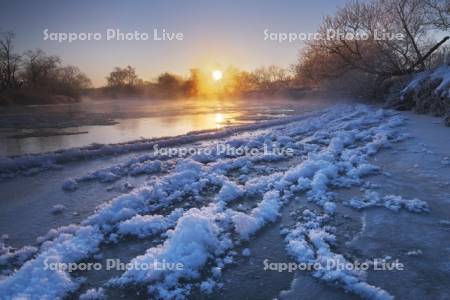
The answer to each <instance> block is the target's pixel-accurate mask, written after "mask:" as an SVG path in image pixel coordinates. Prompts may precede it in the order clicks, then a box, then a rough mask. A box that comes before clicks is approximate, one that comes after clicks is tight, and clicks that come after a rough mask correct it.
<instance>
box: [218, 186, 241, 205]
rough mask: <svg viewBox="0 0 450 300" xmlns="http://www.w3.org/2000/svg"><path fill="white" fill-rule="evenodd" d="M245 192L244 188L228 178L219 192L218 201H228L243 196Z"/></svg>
mask: <svg viewBox="0 0 450 300" xmlns="http://www.w3.org/2000/svg"><path fill="white" fill-rule="evenodd" d="M243 194H244V190H243V189H242V187H241V186H239V185H237V184H235V183H234V182H231V181H228V180H227V181H226V182H225V183H224V184H223V186H222V188H221V189H220V191H219V193H218V194H217V197H216V201H217V202H224V203H228V202H230V201H233V200H236V199H237V198H239V197H242V195H243Z"/></svg>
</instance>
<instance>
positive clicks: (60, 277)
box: [0, 226, 103, 299]
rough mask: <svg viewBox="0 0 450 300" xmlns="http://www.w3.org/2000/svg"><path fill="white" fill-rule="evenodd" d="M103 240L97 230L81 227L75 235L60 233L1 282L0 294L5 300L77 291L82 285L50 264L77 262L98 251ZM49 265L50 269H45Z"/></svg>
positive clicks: (55, 295) (43, 296)
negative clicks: (34, 256) (36, 254)
mask: <svg viewBox="0 0 450 300" xmlns="http://www.w3.org/2000/svg"><path fill="white" fill-rule="evenodd" d="M102 239H103V235H102V234H101V233H100V231H99V230H98V228H96V227H92V226H87V227H81V228H79V229H78V230H77V231H76V232H75V233H74V234H61V235H60V236H58V237H57V238H56V239H55V240H54V241H47V242H45V243H44V244H43V245H42V249H41V250H42V252H41V253H40V254H39V255H38V256H37V257H36V258H34V259H32V260H29V261H28V262H26V263H25V264H24V265H23V266H22V267H21V268H20V269H19V270H17V271H16V272H15V273H14V274H13V275H11V276H9V277H7V278H5V279H3V280H1V281H0V295H2V297H4V298H5V299H34V298H35V297H36V296H37V295H38V297H39V298H40V299H57V298H63V297H64V296H65V295H66V294H67V293H68V292H71V291H74V290H76V289H77V288H78V286H79V282H77V281H75V280H74V279H72V278H71V277H70V275H69V273H67V272H66V271H64V270H61V269H57V268H56V269H55V268H50V267H49V266H50V265H51V264H57V263H71V262H78V261H80V260H82V259H84V258H86V257H88V256H89V255H90V254H91V253H93V252H95V251H96V250H97V247H98V245H99V244H100V242H101V241H102ZM46 266H47V267H46Z"/></svg>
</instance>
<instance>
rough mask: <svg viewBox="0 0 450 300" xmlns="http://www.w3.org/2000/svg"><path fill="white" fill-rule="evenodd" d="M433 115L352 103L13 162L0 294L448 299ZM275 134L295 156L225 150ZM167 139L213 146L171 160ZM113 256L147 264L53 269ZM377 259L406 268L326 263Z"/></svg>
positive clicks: (440, 159) (2, 218) (444, 144)
mask: <svg viewBox="0 0 450 300" xmlns="http://www.w3.org/2000/svg"><path fill="white" fill-rule="evenodd" d="M430 120H432V118H431V117H425V116H417V115H410V114H403V113H402V114H400V113H397V112H393V111H387V110H379V109H377V108H373V107H368V106H363V105H355V106H351V105H340V106H336V107H332V108H329V109H326V110H322V111H316V112H314V113H309V114H307V115H304V116H298V117H291V118H289V119H279V120H273V121H268V122H266V123H259V124H252V125H246V126H244V127H234V128H231V129H226V130H223V131H219V132H203V133H197V134H191V135H188V136H181V137H178V138H177V139H167V140H154V141H148V142H145V143H144V142H141V143H139V142H137V143H129V144H122V145H112V146H103V147H100V146H98V147H93V148H85V149H73V150H67V151H62V152H57V153H50V154H45V155H42V156H39V155H38V156H31V157H27V158H18V159H13V160H7V161H3V162H2V164H3V165H2V166H3V168H2V171H1V172H2V174H3V177H4V179H5V180H3V181H2V182H0V187H1V188H0V197H1V200H2V201H1V203H0V233H5V234H8V235H9V239H8V238H7V237H6V236H5V237H4V238H3V239H2V243H1V245H2V246H1V248H0V255H1V256H0V265H1V267H0V270H1V272H2V274H3V275H2V276H3V277H2V278H1V279H0V280H1V281H0V295H2V296H5V297H7V298H8V297H21V296H23V297H28V298H32V297H33V296H36V295H39V296H42V297H45V296H46V297H48V298H55V297H64V296H66V295H75V296H79V295H81V294H84V297H88V296H101V295H103V294H107V295H108V296H109V297H112V298H118V297H120V296H121V295H126V296H127V297H134V298H145V297H146V296H147V295H148V294H150V295H151V297H161V298H175V297H188V298H189V297H200V295H207V297H208V298H211V297H212V298H222V297H228V298H229V297H240V298H244V297H246V298H248V299H261V297H263V298H267V299H270V298H273V297H280V298H288V299H297V298H304V297H306V298H308V297H310V298H318V299H327V298H328V297H333V298H335V299H347V298H349V297H361V298H367V299H391V298H393V297H396V298H403V296H405V295H406V298H411V297H410V296H412V295H413V293H414V294H415V295H423V297H425V296H430V295H431V296H432V298H435V299H445V297H447V296H448V294H447V293H448V291H447V288H446V287H447V286H448V285H449V284H450V280H449V279H448V278H450V277H449V276H448V275H450V268H449V266H448V259H447V257H448V254H449V253H448V252H449V249H450V242H449V241H448V230H449V225H448V224H449V223H450V220H449V218H448V211H449V210H450V202H449V200H448V199H450V175H449V174H450V172H449V170H450V142H449V139H448V136H449V132H448V129H446V128H444V127H442V125H439V124H436V123H437V122H431V121H430ZM274 143H275V145H276V148H280V149H282V150H283V149H284V150H286V149H289V150H291V151H292V153H291V155H286V152H278V153H276V152H270V153H266V152H263V151H254V153H252V154H247V155H240V154H237V153H218V152H217V144H223V145H228V146H230V147H231V148H233V149H246V148H248V149H257V150H261V149H263V148H264V147H266V146H267V145H272V146H273V144H274ZM155 144H158V145H160V146H161V147H172V148H173V147H177V148H179V147H190V148H192V149H196V150H202V151H198V152H196V154H195V155H186V156H184V157H182V158H181V157H168V156H167V155H155V154H154V153H152V151H151V150H152V149H153V146H154V145H155ZM206 150H209V151H206ZM104 151H106V152H104ZM106 154H108V156H105V155H106ZM111 154H116V155H111ZM86 159H88V160H86ZM26 174H28V175H30V174H35V175H33V176H31V177H25V176H24V175H26ZM6 177H12V178H10V179H6ZM97 206H98V207H97ZM95 207H97V209H95ZM52 228H53V229H52ZM273 228H275V229H276V230H275V231H274V230H273ZM271 229H272V230H271ZM446 237H447V238H446ZM272 241H273V242H272ZM275 243H276V245H275ZM261 244H262V245H264V247H259V246H258V245H261ZM8 245H13V246H15V247H16V248H17V249H13V248H10V246H8ZM280 245H281V248H280ZM280 249H281V251H280ZM110 258H114V259H120V260H123V261H124V262H127V263H128V262H131V263H132V264H133V265H135V266H136V265H149V266H150V267H149V268H148V269H146V270H142V269H139V268H131V269H129V270H126V271H125V270H115V271H114V270H113V271H107V270H105V269H104V268H101V270H90V271H80V270H77V271H75V272H67V270H66V271H64V270H52V269H48V268H46V266H47V264H48V263H49V262H52V263H65V264H67V263H88V262H90V263H99V264H100V265H102V266H103V265H104V264H105V263H106V261H107V260H108V259H110ZM374 259H384V260H385V261H386V262H389V261H393V260H395V259H398V260H399V261H400V263H402V264H404V266H405V269H404V270H403V271H401V270H397V269H396V270H384V271H375V270H373V266H372V267H371V268H369V270H367V271H361V270H360V271H358V270H356V271H355V270H347V269H345V270H340V269H338V268H336V267H328V263H329V262H334V263H335V264H338V263H342V264H351V263H356V262H358V261H371V260H372V261H373V260H374ZM267 260H269V261H270V262H273V263H283V262H284V263H286V262H290V263H296V264H312V265H315V266H316V267H317V268H316V269H313V270H309V271H301V270H297V271H295V272H287V271H283V272H279V271H276V270H275V271H274V270H268V269H267V268H266V269H265V268H264V267H265V264H264V261H266V263H267ZM155 261H157V262H158V263H163V262H164V263H166V262H167V263H171V264H176V263H180V264H181V265H182V268H180V269H177V270H174V269H173V268H168V269H164V268H163V269H161V268H157V267H156V266H155V265H154V264H153V263H154V262H155ZM158 266H160V265H158ZM14 269H17V270H14ZM242 272H244V273H245V272H248V273H246V275H245V276H243V275H242ZM237 274H241V275H237ZM432 278H439V280H434V281H433V279H432ZM261 284H263V285H264V287H263V288H265V289H266V291H267V296H264V294H262V292H261V286H260V285H261ZM94 289H95V290H94ZM258 291H259V292H258ZM346 293H348V294H346ZM86 299H87V298H86Z"/></svg>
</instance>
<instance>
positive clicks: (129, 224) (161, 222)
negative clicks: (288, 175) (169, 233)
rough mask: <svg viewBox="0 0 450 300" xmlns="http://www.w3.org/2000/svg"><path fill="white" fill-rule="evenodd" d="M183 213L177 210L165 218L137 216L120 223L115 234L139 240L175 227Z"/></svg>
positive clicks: (179, 209)
mask: <svg viewBox="0 0 450 300" xmlns="http://www.w3.org/2000/svg"><path fill="white" fill-rule="evenodd" d="M183 212H184V210H183V209H182V208H177V209H175V210H174V211H173V212H172V213H170V215H168V216H166V217H165V216H162V215H146V216H141V215H137V216H134V217H133V218H131V219H129V220H125V221H123V222H120V223H119V225H118V230H117V233H119V234H121V235H136V236H138V237H140V238H143V237H146V236H149V235H154V234H158V233H162V232H164V231H166V230H167V229H169V228H171V227H173V226H175V224H176V222H177V220H178V219H179V218H180V217H181V216H182V214H183Z"/></svg>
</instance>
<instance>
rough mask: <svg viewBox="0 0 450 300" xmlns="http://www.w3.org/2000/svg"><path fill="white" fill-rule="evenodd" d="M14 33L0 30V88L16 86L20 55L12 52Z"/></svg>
mask: <svg viewBox="0 0 450 300" xmlns="http://www.w3.org/2000/svg"><path fill="white" fill-rule="evenodd" d="M13 39H14V33H12V32H10V31H8V32H5V33H1V32H0V89H7V88H14V87H17V86H18V81H17V72H18V69H19V64H20V56H19V55H17V54H15V53H14V52H13V49H14V48H13Z"/></svg>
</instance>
